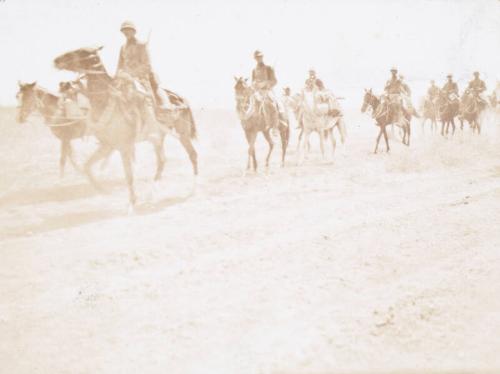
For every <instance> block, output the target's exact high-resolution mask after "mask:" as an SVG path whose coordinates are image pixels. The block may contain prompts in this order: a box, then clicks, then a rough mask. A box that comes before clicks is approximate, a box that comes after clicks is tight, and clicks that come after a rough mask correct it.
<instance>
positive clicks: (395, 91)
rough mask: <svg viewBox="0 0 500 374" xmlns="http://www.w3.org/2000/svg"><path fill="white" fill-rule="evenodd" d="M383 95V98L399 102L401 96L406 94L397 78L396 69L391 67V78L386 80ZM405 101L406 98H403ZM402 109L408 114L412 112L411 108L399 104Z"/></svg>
mask: <svg viewBox="0 0 500 374" xmlns="http://www.w3.org/2000/svg"><path fill="white" fill-rule="evenodd" d="M384 92H385V96H384V98H386V99H389V102H399V103H400V102H401V101H402V99H403V96H406V89H405V87H404V86H403V84H402V82H401V81H400V80H399V79H398V69H396V68H394V67H393V68H392V69H391V78H390V79H389V80H388V81H387V83H386V84H385V88H384ZM403 101H404V102H405V103H406V102H407V100H403ZM401 107H402V108H403V111H404V112H405V113H406V114H408V115H410V114H411V113H412V110H411V109H412V108H411V107H409V108H408V109H407V108H405V106H404V105H401Z"/></svg>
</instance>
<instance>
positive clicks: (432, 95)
mask: <svg viewBox="0 0 500 374" xmlns="http://www.w3.org/2000/svg"><path fill="white" fill-rule="evenodd" d="M427 95H428V96H429V99H430V100H431V101H434V100H435V99H436V98H437V97H438V95H439V87H438V86H435V85H431V86H430V87H429V89H428V90H427Z"/></svg>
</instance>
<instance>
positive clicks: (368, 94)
mask: <svg viewBox="0 0 500 374" xmlns="http://www.w3.org/2000/svg"><path fill="white" fill-rule="evenodd" d="M376 100H377V97H376V96H375V95H374V94H373V92H372V89H371V88H370V89H369V90H367V89H366V88H365V94H364V96H363V105H361V113H364V112H366V109H367V108H368V107H369V106H371V107H372V108H373V106H374V104H375V102H376Z"/></svg>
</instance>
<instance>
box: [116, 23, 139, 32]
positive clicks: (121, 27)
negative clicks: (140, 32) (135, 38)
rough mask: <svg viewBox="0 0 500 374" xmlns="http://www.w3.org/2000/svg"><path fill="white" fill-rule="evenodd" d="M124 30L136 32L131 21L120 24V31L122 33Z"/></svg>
mask: <svg viewBox="0 0 500 374" xmlns="http://www.w3.org/2000/svg"><path fill="white" fill-rule="evenodd" d="M125 29H130V30H134V31H136V32H137V29H136V28H135V25H134V23H133V22H132V21H125V22H123V23H122V25H121V26H120V31H123V30H125Z"/></svg>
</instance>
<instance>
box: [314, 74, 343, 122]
mask: <svg viewBox="0 0 500 374" xmlns="http://www.w3.org/2000/svg"><path fill="white" fill-rule="evenodd" d="M315 84H316V88H317V92H318V94H317V97H318V99H319V102H320V103H325V104H328V112H327V113H326V114H327V115H328V116H330V117H338V116H339V115H341V112H340V106H339V103H338V101H337V100H336V98H335V96H334V95H333V93H332V92H331V91H330V90H327V89H326V88H325V85H324V84H323V81H322V80H321V79H316V81H315Z"/></svg>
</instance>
